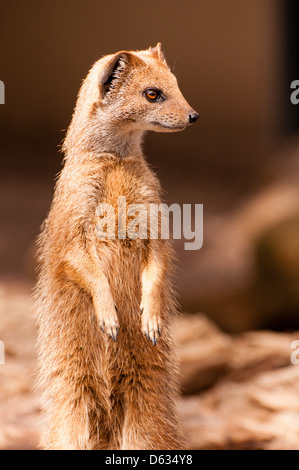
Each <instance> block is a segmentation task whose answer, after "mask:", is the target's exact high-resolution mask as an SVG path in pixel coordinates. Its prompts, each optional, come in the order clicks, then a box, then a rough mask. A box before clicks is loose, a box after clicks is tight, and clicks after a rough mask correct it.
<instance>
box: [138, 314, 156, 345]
mask: <svg viewBox="0 0 299 470" xmlns="http://www.w3.org/2000/svg"><path fill="white" fill-rule="evenodd" d="M140 313H141V315H142V332H143V334H144V335H145V336H146V338H147V339H148V340H149V341H151V342H152V343H153V345H154V346H156V344H157V341H158V338H159V336H161V324H160V319H159V317H158V316H156V315H153V314H147V313H146V310H145V309H144V308H143V307H142V306H141V307H140Z"/></svg>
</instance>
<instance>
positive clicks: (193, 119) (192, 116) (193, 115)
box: [189, 112, 199, 124]
mask: <svg viewBox="0 0 299 470" xmlns="http://www.w3.org/2000/svg"><path fill="white" fill-rule="evenodd" d="M198 118H199V114H198V113H196V112H194V113H191V114H189V122H190V124H193V122H196V121H197V119H198Z"/></svg>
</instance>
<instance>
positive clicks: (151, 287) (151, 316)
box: [36, 44, 194, 449]
mask: <svg viewBox="0 0 299 470" xmlns="http://www.w3.org/2000/svg"><path fill="white" fill-rule="evenodd" d="M146 87H156V88H159V89H161V90H163V93H164V94H165V96H166V99H165V101H163V102H159V103H151V102H148V101H147V100H146V99H145V97H144V94H143V90H144V89H145V88H146ZM192 112H194V111H193V110H192V109H191V108H190V106H189V105H188V103H187V102H186V101H185V99H184V98H183V96H182V95H181V93H180V91H179V88H178V85H177V82H176V79H175V77H174V76H173V75H172V73H171V72H170V70H169V68H168V66H167V64H166V62H165V60H164V58H163V55H162V52H161V47H160V45H159V44H158V45H157V46H156V47H155V48H150V49H149V50H147V51H140V52H126V51H123V52H120V53H117V54H114V55H110V56H106V57H104V58H102V59H100V60H99V61H98V62H96V63H95V65H94V66H93V67H92V69H91V71H90V72H89V74H88V76H87V78H86V80H85V81H84V83H83V85H82V88H81V90H80V93H79V96H78V101H77V106H76V109H75V112H74V115H73V119H72V123H71V125H70V128H69V130H68V133H67V136H66V140H65V143H64V147H63V150H64V152H65V165H64V168H63V170H62V172H61V175H60V177H59V180H58V182H57V186H56V191H55V195H54V199H53V203H52V207H51V210H50V213H49V216H48V218H47V219H46V221H45V222H44V226H43V230H42V234H41V236H40V239H39V245H40V246H39V253H40V260H41V268H40V274H39V281H38V284H37V287H36V301H37V317H38V325H39V343H38V346H39V363H40V386H41V387H42V389H43V398H44V409H45V415H46V432H45V434H44V436H43V440H42V447H43V448H45V449H181V448H183V447H184V439H183V436H182V432H181V428H180V425H179V422H178V418H177V413H176V402H177V399H178V387H177V366H176V359H175V353H174V342H173V339H172V335H171V329H170V326H171V318H172V317H173V315H174V314H175V313H176V302H175V296H174V293H173V291H172V287H171V281H170V274H171V267H172V254H171V248H170V245H169V242H168V241H167V240H161V239H159V240H150V239H147V240H142V239H136V240H130V239H128V238H127V239H125V240H119V239H115V240H114V239H113V240H112V239H110V240H108V239H107V240H99V239H98V238H97V237H96V234H95V226H96V223H97V217H96V208H97V206H98V204H99V203H101V202H107V203H109V204H111V205H113V206H114V207H115V209H116V211H117V201H118V196H126V198H127V204H133V203H134V204H136V203H142V204H145V205H147V206H148V205H149V204H150V203H158V204H160V202H161V198H160V197H161V196H160V195H161V191H160V185H159V182H158V180H157V178H156V176H155V175H154V173H153V172H152V170H151V169H150V168H149V166H148V165H147V163H146V162H145V160H144V158H143V155H142V151H141V139H142V135H143V133H144V131H145V130H156V131H177V130H182V129H183V128H185V127H186V126H187V125H188V115H189V114H190V113H192ZM115 306H116V308H115ZM160 334H161V337H160ZM117 335H118V336H117ZM116 337H117V341H113V339H114V340H115V339H116ZM156 342H157V344H156V345H155V343H156Z"/></svg>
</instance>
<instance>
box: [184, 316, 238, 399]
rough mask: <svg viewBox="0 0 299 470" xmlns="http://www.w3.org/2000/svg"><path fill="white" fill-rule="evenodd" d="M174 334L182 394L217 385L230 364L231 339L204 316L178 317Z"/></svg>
mask: <svg viewBox="0 0 299 470" xmlns="http://www.w3.org/2000/svg"><path fill="white" fill-rule="evenodd" d="M175 332H176V339H177V342H178V344H179V345H180V348H179V358H180V362H181V371H180V375H181V384H182V391H183V393H184V394H186V395H189V394H192V393H195V392H198V391H199V390H202V389H204V388H206V387H208V386H210V385H211V384H213V383H215V382H216V380H217V379H218V378H219V377H221V376H222V375H223V374H224V373H225V372H226V370H227V368H228V366H229V364H230V360H231V354H232V340H231V338H230V337H229V336H228V335H225V334H224V333H222V332H221V331H220V330H219V329H218V328H217V327H216V325H215V324H213V323H212V322H211V321H209V320H208V319H207V318H206V317H205V316H204V315H201V314H196V315H188V314H185V315H184V316H182V317H180V318H178V319H177V321H176V325H175Z"/></svg>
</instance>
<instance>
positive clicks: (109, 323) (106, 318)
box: [99, 306, 119, 341]
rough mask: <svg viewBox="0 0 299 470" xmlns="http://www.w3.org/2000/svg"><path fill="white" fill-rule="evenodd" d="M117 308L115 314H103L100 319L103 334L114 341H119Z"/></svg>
mask: <svg viewBox="0 0 299 470" xmlns="http://www.w3.org/2000/svg"><path fill="white" fill-rule="evenodd" d="M114 307H115V312H113V314H111V313H110V314H109V313H108V312H107V313H106V314H103V312H101V315H99V317H100V320H99V321H100V328H101V330H102V332H103V333H106V335H108V336H109V337H110V338H111V339H113V341H117V336H118V333H119V324H118V318H117V314H116V312H117V308H116V306H114Z"/></svg>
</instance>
